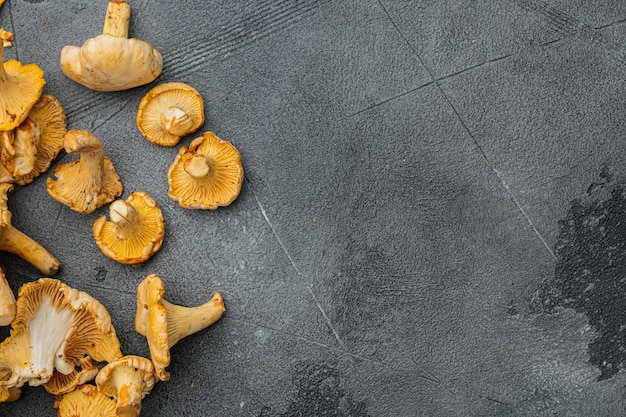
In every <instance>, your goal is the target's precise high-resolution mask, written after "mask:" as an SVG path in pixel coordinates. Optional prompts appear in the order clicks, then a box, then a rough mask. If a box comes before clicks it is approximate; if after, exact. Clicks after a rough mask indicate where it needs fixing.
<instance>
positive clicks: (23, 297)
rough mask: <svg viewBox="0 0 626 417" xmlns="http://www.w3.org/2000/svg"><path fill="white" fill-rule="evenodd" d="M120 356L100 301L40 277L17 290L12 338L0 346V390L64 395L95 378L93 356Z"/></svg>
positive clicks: (102, 358)
mask: <svg viewBox="0 0 626 417" xmlns="http://www.w3.org/2000/svg"><path fill="white" fill-rule="evenodd" d="M121 356H122V353H121V351H120V343H119V340H118V339H117V336H116V333H115V329H114V328H113V325H112V323H111V317H110V316H109V313H108V312H107V310H106V308H105V307H104V306H103V305H102V304H100V302H98V301H97V300H96V299H94V298H93V297H91V296H90V295H89V294H87V293H85V292H82V291H78V290H76V289H74V288H71V287H69V286H67V285H65V284H62V283H61V282H60V281H59V280H55V279H52V278H41V279H39V280H37V281H34V282H29V283H27V284H24V285H23V286H22V287H21V288H20V290H19V292H18V297H17V313H16V317H15V320H13V322H12V323H11V335H10V336H9V337H8V338H7V339H5V340H4V341H3V342H2V344H0V386H2V387H5V388H7V389H8V388H10V387H21V386H23V385H24V384H25V383H28V384H29V385H32V386H38V385H44V387H45V388H46V390H48V391H49V392H50V393H53V394H62V393H63V392H68V391H71V390H72V389H74V388H75V386H76V385H77V384H79V383H84V382H86V380H88V379H91V378H93V377H95V374H96V373H97V370H96V367H95V366H94V365H93V363H91V358H92V359H93V360H95V361H106V362H112V361H114V360H116V359H118V358H120V357H121ZM86 357H89V358H90V359H89V360H88V361H87V362H85V358H86Z"/></svg>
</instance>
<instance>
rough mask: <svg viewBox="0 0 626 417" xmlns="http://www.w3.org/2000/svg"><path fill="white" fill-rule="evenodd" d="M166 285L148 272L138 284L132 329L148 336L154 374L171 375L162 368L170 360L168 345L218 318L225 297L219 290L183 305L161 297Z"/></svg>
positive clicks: (163, 378)
mask: <svg viewBox="0 0 626 417" xmlns="http://www.w3.org/2000/svg"><path fill="white" fill-rule="evenodd" d="M164 294H165V287H164V285H163V281H162V280H161V278H159V277H158V276H157V275H148V276H147V277H146V278H145V279H144V280H143V281H142V282H141V283H140V284H139V287H138V288H137V312H136V314H135V329H136V330H137V332H138V333H139V334H141V335H143V336H146V339H147V340H148V346H149V348H150V356H151V359H152V362H153V363H154V368H155V372H156V376H157V378H158V379H159V380H161V381H167V380H169V379H170V374H169V372H167V371H166V370H165V368H166V367H167V366H168V365H169V364H170V349H171V348H172V346H174V345H175V344H176V343H178V342H179V341H180V340H181V339H183V338H184V337H186V336H189V335H191V334H194V333H196V332H199V331H200V330H202V329H205V328H207V327H209V326H210V325H212V324H213V323H215V322H216V321H218V320H219V319H220V317H222V314H224V311H226V310H225V308H224V301H223V299H222V295H221V294H220V293H219V292H216V293H215V294H213V297H212V298H211V300H209V301H208V302H206V303H205V304H202V305H200V306H197V307H184V306H179V305H176V304H172V303H169V302H167V301H166V300H164V299H163V295H164Z"/></svg>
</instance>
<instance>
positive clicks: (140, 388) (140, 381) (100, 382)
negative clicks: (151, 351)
mask: <svg viewBox="0 0 626 417" xmlns="http://www.w3.org/2000/svg"><path fill="white" fill-rule="evenodd" d="M156 382H157V378H156V376H155V375H154V365H153V364H152V361H150V360H149V359H146V358H142V357H140V356H133V355H128V356H124V357H122V358H120V359H118V360H116V361H115V362H111V363H109V364H107V365H106V366H105V367H104V368H102V370H101V371H100V373H99V374H98V376H96V385H97V386H98V390H100V392H102V393H103V394H105V395H108V396H109V397H112V398H115V399H116V400H117V406H116V411H117V415H118V416H119V417H137V416H138V415H139V413H140V412H141V400H142V399H143V398H144V397H145V396H146V395H148V394H149V393H150V391H152V388H153V387H154V384H155V383H156Z"/></svg>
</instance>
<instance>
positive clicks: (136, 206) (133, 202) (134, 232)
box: [92, 191, 165, 265]
mask: <svg viewBox="0 0 626 417" xmlns="http://www.w3.org/2000/svg"><path fill="white" fill-rule="evenodd" d="M109 217H110V218H111V221H107V220H106V216H102V217H100V218H98V219H97V220H96V221H95V222H94V224H93V228H92V230H93V236H94V238H95V240H96V244H97V245H98V247H99V248H100V250H101V251H102V253H104V254H105V255H106V256H108V257H109V258H111V259H113V260H115V261H117V262H120V263H123V264H128V265H139V264H141V263H143V262H145V261H147V260H148V259H149V258H150V257H151V256H152V255H154V254H155V253H156V252H157V251H158V250H159V249H160V248H161V245H162V243H163V235H164V234H165V223H164V222H163V214H162V213H161V209H159V206H158V205H157V203H156V202H155V201H154V200H153V199H152V197H150V196H149V195H148V194H146V193H144V192H143V191H136V192H134V193H132V194H130V196H128V198H127V199H126V200H116V201H114V202H113V203H111V205H110V206H109Z"/></svg>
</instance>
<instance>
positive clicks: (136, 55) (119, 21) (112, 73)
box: [61, 0, 163, 91]
mask: <svg viewBox="0 0 626 417" xmlns="http://www.w3.org/2000/svg"><path fill="white" fill-rule="evenodd" d="M129 23H130V5H129V4H128V3H127V2H126V1H124V0H111V1H110V2H109V5H108V7H107V14H106V18H105V21H104V28H103V30H102V34H101V35H98V36H96V37H95V38H91V39H88V40H87V41H86V42H85V43H84V44H83V46H82V47H77V46H69V45H68V46H65V47H64V48H63V49H62V50H61V69H62V70H63V72H64V73H65V75H67V76H68V77H69V78H71V79H72V80H74V81H76V82H77V83H79V84H82V85H84V86H85V87H88V88H91V89H92V90H96V91H119V90H126V89H129V88H133V87H137V86H140V85H144V84H148V83H149V82H152V81H153V80H154V79H155V78H157V77H158V76H159V74H160V73H161V70H162V69H163V58H162V57H161V54H160V53H159V52H158V51H157V50H156V49H154V48H153V47H152V45H150V44H149V43H148V42H146V41H142V40H139V39H135V38H128V26H129Z"/></svg>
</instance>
